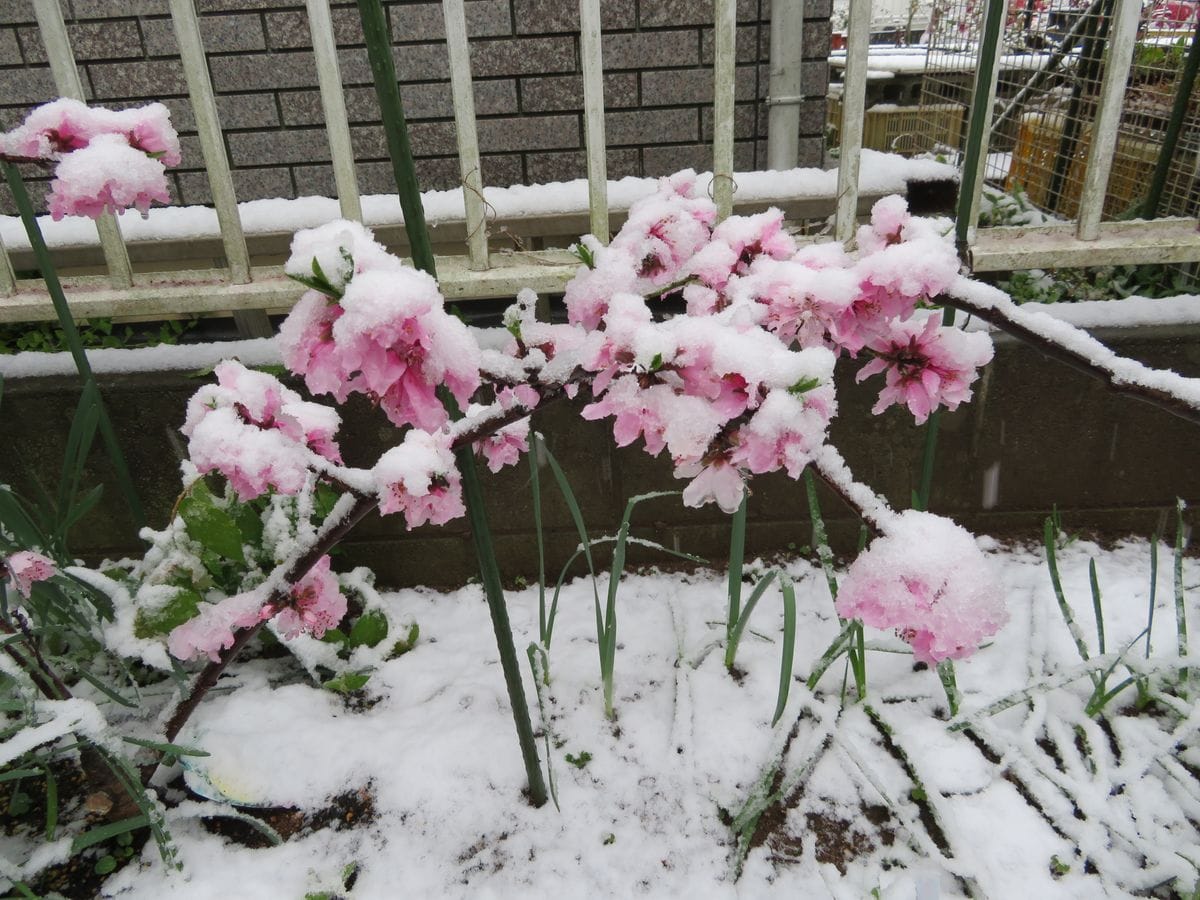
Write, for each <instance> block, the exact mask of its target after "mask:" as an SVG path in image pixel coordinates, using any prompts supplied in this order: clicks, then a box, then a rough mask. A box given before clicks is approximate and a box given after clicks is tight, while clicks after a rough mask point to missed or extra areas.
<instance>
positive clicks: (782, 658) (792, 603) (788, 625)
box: [771, 572, 796, 728]
mask: <svg viewBox="0 0 1200 900" xmlns="http://www.w3.org/2000/svg"><path fill="white" fill-rule="evenodd" d="M779 587H780V589H781V590H782V592H783V648H782V650H781V652H780V654H779V695H778V697H777V698H776V700H775V715H774V716H772V717H771V727H772V728H774V727H775V725H776V724H777V723H778V722H779V717H780V716H782V715H783V710H784V708H785V707H786V706H787V700H788V690H789V689H790V688H791V684H792V667H793V664H794V663H795V657H796V589H795V587H794V586H793V585H792V579H791V578H789V577H788V576H787V573H786V572H780V573H779Z"/></svg>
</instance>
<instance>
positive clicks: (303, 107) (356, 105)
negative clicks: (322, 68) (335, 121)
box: [279, 85, 435, 126]
mask: <svg viewBox="0 0 1200 900" xmlns="http://www.w3.org/2000/svg"><path fill="white" fill-rule="evenodd" d="M434 86H435V85H429V87H434ZM414 87H422V88H423V87H426V85H415V86H414ZM408 94H409V86H407V85H406V86H404V87H403V88H402V96H403V97H404V102H405V111H406V112H408V104H409V100H408ZM343 97H344V99H345V102H346V117H347V118H348V119H349V120H350V121H351V122H378V121H379V103H378V101H377V100H376V99H375V89H374V88H369V87H357V88H347V89H346V90H345V92H344V94H343ZM279 106H280V108H281V109H282V110H283V124H284V125H289V126H291V125H323V124H324V123H325V113H324V111H323V110H322V109H321V92H320V91H316V90H301V91H281V92H280V94H279ZM409 117H410V118H412V115H411V113H409Z"/></svg>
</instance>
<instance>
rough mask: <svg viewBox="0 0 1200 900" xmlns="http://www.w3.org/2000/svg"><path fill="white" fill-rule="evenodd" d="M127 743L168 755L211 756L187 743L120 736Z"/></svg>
mask: <svg viewBox="0 0 1200 900" xmlns="http://www.w3.org/2000/svg"><path fill="white" fill-rule="evenodd" d="M121 740H123V741H124V742H125V743H127V744H133V745H135V746H138V747H145V748H147V749H149V750H157V751H158V752H159V753H162V754H164V755H170V756H211V755H212V754H211V753H209V752H208V751H207V750H201V749H200V748H199V747H189V746H188V745H187V744H172V743H170V742H168V741H146V740H142V739H141V738H134V737H122V738H121Z"/></svg>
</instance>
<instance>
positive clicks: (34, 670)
mask: <svg viewBox="0 0 1200 900" xmlns="http://www.w3.org/2000/svg"><path fill="white" fill-rule="evenodd" d="M18 623H19V625H20V627H19V629H18V628H14V627H13V626H12V625H11V624H9V622H8V621H7V620H6V619H0V632H3V633H4V634H8V635H16V634H19V635H21V636H22V637H23V638H24V641H23V643H24V644H25V646H26V647H28V648H29V654H30V655H29V658H26V657H24V656H22V655H21V654H19V653H17V648H16V647H14V646H13V642H10V643H8V644H5V645H4V651H5V652H6V653H7V654H8V655H9V656H10V657H11V658H12V660H13V662H15V663H16V664H17V665H18V666H20V667H21V668H22V669H24V670H25V674H27V675H28V676H29V677H30V679H31V680H32V681H33V684H34V686H35V687H36V688H37V689H38V690H39V691H41V693H42V696H44V697H45V698H46V699H47V700H69V699H70V698H71V691H70V689H69V688H68V687H67V686H66V685H65V684H64V683H63V680H62V679H61V678H59V677H58V674H57V673H56V672H55V671H54V669H52V668H51V667H50V664H49V663H47V662H46V660H45V659H44V658H43V657H42V654H41V651H40V650H39V649H38V646H37V642H36V641H35V640H34V639H33V635H32V634H30V633H29V630H28V629H27V628H26V627H25V624H24V623H23V622H20V621H19V620H18Z"/></svg>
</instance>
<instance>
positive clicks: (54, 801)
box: [45, 766, 58, 841]
mask: <svg viewBox="0 0 1200 900" xmlns="http://www.w3.org/2000/svg"><path fill="white" fill-rule="evenodd" d="M45 775H46V840H48V841H52V840H54V832H55V831H57V830H58V779H56V778H55V777H54V773H53V772H51V771H50V768H49V767H48V766H47V767H46V770H45Z"/></svg>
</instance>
